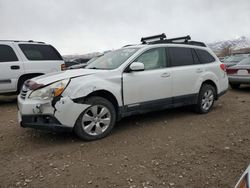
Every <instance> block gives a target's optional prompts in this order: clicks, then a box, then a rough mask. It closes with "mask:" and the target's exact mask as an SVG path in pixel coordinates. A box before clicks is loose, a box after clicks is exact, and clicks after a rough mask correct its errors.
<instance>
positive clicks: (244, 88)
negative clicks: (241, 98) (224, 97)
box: [231, 85, 250, 93]
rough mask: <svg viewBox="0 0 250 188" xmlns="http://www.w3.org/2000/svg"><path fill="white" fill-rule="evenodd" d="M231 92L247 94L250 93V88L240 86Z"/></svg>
mask: <svg viewBox="0 0 250 188" xmlns="http://www.w3.org/2000/svg"><path fill="white" fill-rule="evenodd" d="M231 90H233V91H238V92H242V93H249V92H250V86H249V85H242V86H241V87H240V88H239V89H231Z"/></svg>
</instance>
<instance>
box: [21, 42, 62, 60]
mask: <svg viewBox="0 0 250 188" xmlns="http://www.w3.org/2000/svg"><path fill="white" fill-rule="evenodd" d="M19 47H20V48H21V50H22V51H23V53H24V55H25V56H26V58H27V59H28V60H31V61H43V60H44V61H45V60H62V57H61V55H60V54H59V53H58V52H57V50H56V49H55V48H54V47H52V46H50V45H42V44H19Z"/></svg>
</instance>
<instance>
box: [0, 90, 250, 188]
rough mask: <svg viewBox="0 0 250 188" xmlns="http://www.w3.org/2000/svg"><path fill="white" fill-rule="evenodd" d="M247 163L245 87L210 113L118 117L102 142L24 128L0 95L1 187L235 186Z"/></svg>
mask: <svg viewBox="0 0 250 188" xmlns="http://www.w3.org/2000/svg"><path fill="white" fill-rule="evenodd" d="M249 163H250V87H245V88H242V89H240V90H237V91H233V90H229V91H228V92H227V94H226V95H224V96H223V97H222V98H220V100H219V101H217V102H216V104H215V107H214V109H213V111H212V112H210V113H209V114H206V115H197V114H195V113H193V112H192V111H191V110H190V108H178V109H173V110H167V111H161V112H154V113H149V114H145V115H140V116H133V117H129V118H126V119H123V120H122V121H120V122H119V123H118V124H117V126H116V127H115V129H114V131H113V132H112V134H111V135H110V136H109V137H107V138H105V139H102V140H98V141H94V142H84V141H81V140H79V139H77V138H76V137H75V136H74V135H73V134H62V133H60V134H59V133H49V132H41V131H37V130H33V129H28V128H27V129H23V128H21V127H20V126H19V125H18V123H17V108H16V101H15V96H14V97H1V98H0V187H84V188H85V187H95V188H97V187H98V188H105V187H119V188H120V187H128V188H136V187H144V188H146V187H147V188H150V187H156V188H158V187H159V188H161V187H197V188H198V187H199V188H200V187H213V188H214V187H233V186H234V185H235V183H236V182H237V180H238V178H239V177H240V176H241V173H242V172H243V170H245V168H246V167H247V166H248V164H249Z"/></svg>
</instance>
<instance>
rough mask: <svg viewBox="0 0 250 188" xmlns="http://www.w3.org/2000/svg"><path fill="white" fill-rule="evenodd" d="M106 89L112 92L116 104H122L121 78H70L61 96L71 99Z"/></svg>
mask: <svg viewBox="0 0 250 188" xmlns="http://www.w3.org/2000/svg"><path fill="white" fill-rule="evenodd" d="M98 90H106V91H108V92H110V93H112V94H113V95H114V96H115V98H116V100H117V102H118V105H119V106H121V105H122V98H121V79H109V80H105V79H103V78H99V77H95V76H89V77H88V78H87V79H86V78H84V77H83V78H75V79H72V80H71V82H70V84H69V86H68V87H67V88H66V90H65V91H64V92H63V96H69V97H70V98H71V99H77V98H81V97H86V96H87V95H89V94H91V93H92V92H94V91H98Z"/></svg>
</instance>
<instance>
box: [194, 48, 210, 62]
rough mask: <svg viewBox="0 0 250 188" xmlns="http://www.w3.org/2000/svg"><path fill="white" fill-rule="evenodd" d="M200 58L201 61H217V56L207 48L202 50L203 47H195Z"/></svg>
mask: <svg viewBox="0 0 250 188" xmlns="http://www.w3.org/2000/svg"><path fill="white" fill-rule="evenodd" d="M195 51H196V53H197V55H198V58H199V60H200V62H201V63H202V64H203V63H212V62H214V61H215V58H214V57H213V56H212V55H211V54H210V53H208V52H207V51H206V50H201V49H195Z"/></svg>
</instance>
